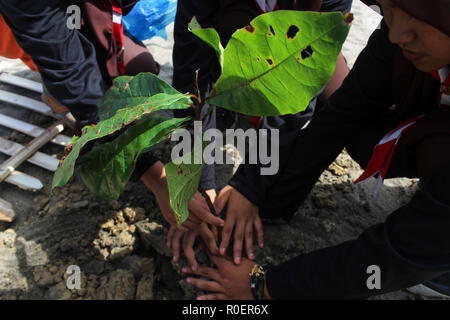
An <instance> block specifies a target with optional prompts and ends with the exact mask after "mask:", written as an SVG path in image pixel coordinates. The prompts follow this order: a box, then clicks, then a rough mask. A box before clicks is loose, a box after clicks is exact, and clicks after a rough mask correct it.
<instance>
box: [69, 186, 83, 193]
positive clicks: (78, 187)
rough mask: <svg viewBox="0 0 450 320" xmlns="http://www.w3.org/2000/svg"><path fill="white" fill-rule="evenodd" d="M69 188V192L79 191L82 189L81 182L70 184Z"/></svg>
mask: <svg viewBox="0 0 450 320" xmlns="http://www.w3.org/2000/svg"><path fill="white" fill-rule="evenodd" d="M69 190H70V192H71V193H81V192H82V191H84V187H83V186H82V185H81V184H72V185H70V186H69Z"/></svg>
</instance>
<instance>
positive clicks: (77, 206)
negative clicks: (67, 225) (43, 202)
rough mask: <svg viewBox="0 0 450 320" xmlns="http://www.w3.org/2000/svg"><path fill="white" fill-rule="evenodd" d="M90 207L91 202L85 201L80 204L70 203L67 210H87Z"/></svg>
mask: <svg viewBox="0 0 450 320" xmlns="http://www.w3.org/2000/svg"><path fill="white" fill-rule="evenodd" d="M88 205H89V201H88V200H83V201H79V202H73V203H69V204H68V205H67V208H69V209H82V208H86V207H87V206H88Z"/></svg>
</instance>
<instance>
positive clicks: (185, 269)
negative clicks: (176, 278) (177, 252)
mask: <svg viewBox="0 0 450 320" xmlns="http://www.w3.org/2000/svg"><path fill="white" fill-rule="evenodd" d="M188 270H189V269H188V268H186V267H184V268H183V269H181V272H183V273H186V272H188Z"/></svg>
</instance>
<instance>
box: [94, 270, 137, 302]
mask: <svg viewBox="0 0 450 320" xmlns="http://www.w3.org/2000/svg"><path fill="white" fill-rule="evenodd" d="M135 291H136V280H135V279H134V276H133V273H131V271H128V270H123V269H117V270H116V271H113V272H111V273H110V274H109V275H108V276H104V277H101V278H100V286H99V287H98V289H97V291H96V299H99V300H131V299H134V298H135Z"/></svg>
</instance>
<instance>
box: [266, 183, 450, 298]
mask: <svg viewBox="0 0 450 320" xmlns="http://www.w3.org/2000/svg"><path fill="white" fill-rule="evenodd" d="M438 180H439V178H435V179H434V181H431V182H429V183H427V184H425V185H424V188H423V190H422V191H420V192H418V193H417V194H416V195H415V196H414V198H413V199H412V201H411V202H410V203H409V204H408V205H406V206H404V207H402V208H400V209H398V210H397V211H395V212H394V213H392V214H391V215H390V216H389V217H388V219H387V220H386V222H385V223H383V224H379V225H375V226H373V227H371V228H369V229H367V230H366V231H365V232H364V233H363V234H362V235H361V236H360V237H359V238H358V239H356V240H352V241H348V242H345V243H343V244H340V245H338V246H334V247H328V248H325V249H322V250H318V251H314V252H311V253H309V254H305V255H301V256H298V257H296V258H294V259H292V260H290V261H288V262H286V263H284V264H282V265H279V266H276V267H274V268H272V269H269V270H268V272H267V288H268V293H269V294H270V296H272V297H273V298H275V299H364V298H367V297H370V296H373V295H379V294H383V293H387V292H391V291H395V290H399V289H404V288H407V287H409V286H413V285H416V284H419V283H422V282H424V281H427V280H430V279H432V278H434V277H436V276H438V275H440V274H441V273H444V272H446V271H448V270H449V269H450V257H449V255H448V252H449V251H450V234H449V232H448V226H449V225H450V204H449V203H448V199H447V200H444V199H445V198H444V199H442V198H440V197H439V193H442V192H444V190H448V189H446V187H443V185H442V181H444V180H443V179H442V181H438ZM447 185H448V183H447ZM435 190H438V191H435ZM370 266H377V267H379V268H380V269H379V270H380V285H381V286H380V289H373V288H372V290H371V288H370V287H368V285H367V282H368V279H369V277H370V276H371V275H372V273H368V268H369V267H370ZM369 282H370V281H369Z"/></svg>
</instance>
